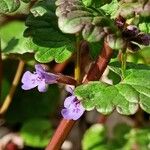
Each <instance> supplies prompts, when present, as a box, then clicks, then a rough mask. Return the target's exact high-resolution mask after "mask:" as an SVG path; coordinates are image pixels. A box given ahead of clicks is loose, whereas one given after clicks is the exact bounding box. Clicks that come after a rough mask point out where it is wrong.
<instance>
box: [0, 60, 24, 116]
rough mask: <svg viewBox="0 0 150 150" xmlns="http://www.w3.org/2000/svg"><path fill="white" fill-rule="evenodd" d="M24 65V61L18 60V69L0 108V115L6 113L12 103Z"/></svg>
mask: <svg viewBox="0 0 150 150" xmlns="http://www.w3.org/2000/svg"><path fill="white" fill-rule="evenodd" d="M24 65H25V63H24V61H23V60H20V62H19V65H18V68H17V72H16V74H15V77H14V80H13V82H12V86H11V88H10V91H9V93H8V95H7V96H6V98H5V100H4V102H3V104H2V106H1V108H0V115H2V114H4V113H5V112H6V111H7V109H8V107H9V105H10V104H11V102H12V99H13V96H14V94H15V91H16V88H17V85H18V83H19V81H20V78H21V75H22V72H23V69H24Z"/></svg>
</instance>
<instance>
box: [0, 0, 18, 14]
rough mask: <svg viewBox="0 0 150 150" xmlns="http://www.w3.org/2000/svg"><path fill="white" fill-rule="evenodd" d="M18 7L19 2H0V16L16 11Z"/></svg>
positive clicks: (15, 0) (7, 0) (10, 0)
mask: <svg viewBox="0 0 150 150" xmlns="http://www.w3.org/2000/svg"><path fill="white" fill-rule="evenodd" d="M19 6H20V1H19V0H0V8H1V9H0V14H4V13H11V12H14V11H16V10H17V9H18V8H19Z"/></svg>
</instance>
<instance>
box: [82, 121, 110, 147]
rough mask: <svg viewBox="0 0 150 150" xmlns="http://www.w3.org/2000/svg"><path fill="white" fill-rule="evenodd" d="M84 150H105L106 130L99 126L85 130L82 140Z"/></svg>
mask: <svg viewBox="0 0 150 150" xmlns="http://www.w3.org/2000/svg"><path fill="white" fill-rule="evenodd" d="M82 149H84V150H91V149H92V150H107V149H108V147H107V146H106V128H105V127H104V126H103V125H101V124H95V125H93V126H91V127H90V128H89V129H88V130H86V132H85V134H84V136H83V139H82Z"/></svg>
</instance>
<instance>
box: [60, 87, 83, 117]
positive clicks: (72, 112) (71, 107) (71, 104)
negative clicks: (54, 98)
mask: <svg viewBox="0 0 150 150" xmlns="http://www.w3.org/2000/svg"><path fill="white" fill-rule="evenodd" d="M67 91H68V92H69V93H70V94H71V96H68V97H67V98H66V99H65V101H64V107H65V108H64V109H62V111H61V114H62V116H63V117H64V118H65V119H72V120H77V119H79V118H80V117H81V116H82V115H83V113H84V111H85V109H84V107H83V106H82V104H81V102H80V101H79V100H78V99H77V97H76V96H74V94H73V89H72V88H71V87H68V88H67Z"/></svg>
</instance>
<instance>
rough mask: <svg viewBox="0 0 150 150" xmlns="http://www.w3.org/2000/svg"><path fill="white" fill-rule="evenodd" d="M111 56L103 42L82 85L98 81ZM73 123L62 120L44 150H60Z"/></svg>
mask: <svg viewBox="0 0 150 150" xmlns="http://www.w3.org/2000/svg"><path fill="white" fill-rule="evenodd" d="M112 54H113V52H112V49H111V48H110V47H109V46H108V45H107V43H105V42H104V46H103V49H102V52H101V54H100V56H99V57H98V59H97V60H96V62H95V63H94V65H92V66H91V68H90V70H89V72H88V74H87V76H86V77H85V79H84V80H83V83H87V82H88V81H94V80H99V79H100V77H101V76H102V74H103V72H104V71H105V69H106V67H107V65H108V63H109V61H110V59H111V57H112ZM75 122H76V121H73V120H66V119H62V120H61V122H60V124H59V126H58V128H57V130H56V132H55V134H54V135H53V137H52V139H51V141H50V143H49V144H48V146H47V148H46V150H60V149H61V145H62V144H63V142H64V141H65V139H66V137H67V136H68V134H69V133H70V131H71V129H72V127H73V125H74V124H75Z"/></svg>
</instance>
